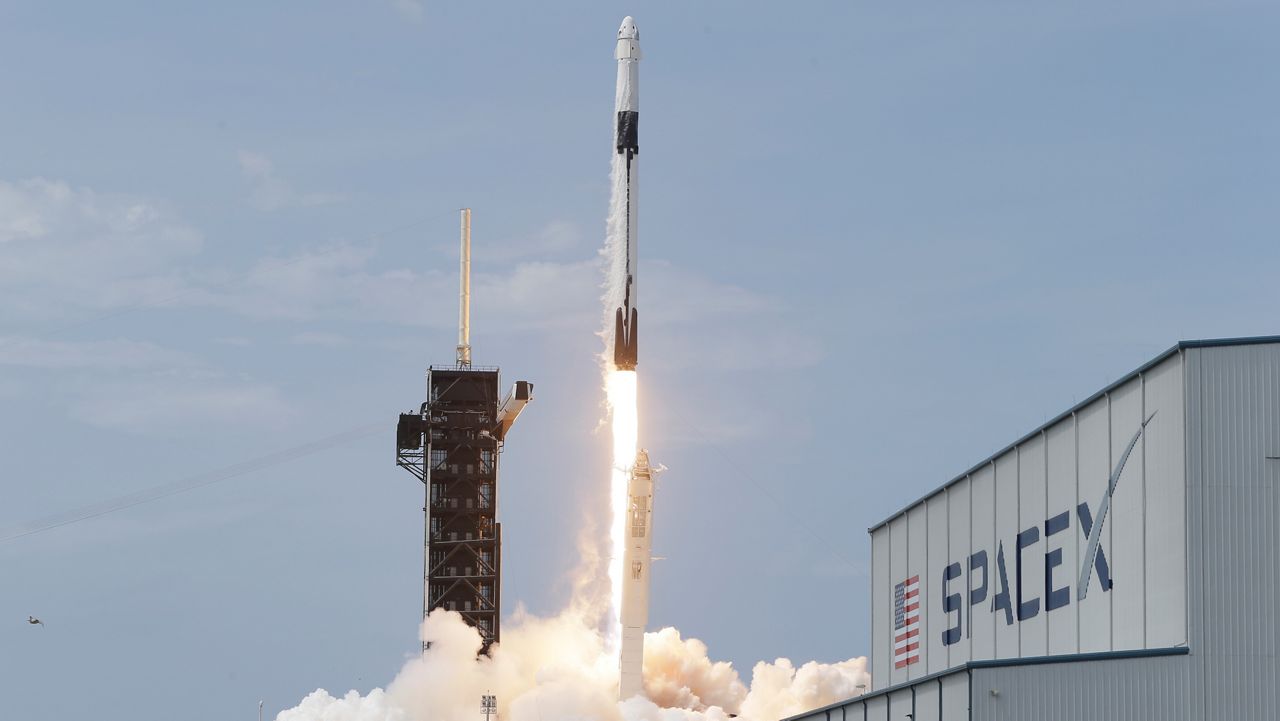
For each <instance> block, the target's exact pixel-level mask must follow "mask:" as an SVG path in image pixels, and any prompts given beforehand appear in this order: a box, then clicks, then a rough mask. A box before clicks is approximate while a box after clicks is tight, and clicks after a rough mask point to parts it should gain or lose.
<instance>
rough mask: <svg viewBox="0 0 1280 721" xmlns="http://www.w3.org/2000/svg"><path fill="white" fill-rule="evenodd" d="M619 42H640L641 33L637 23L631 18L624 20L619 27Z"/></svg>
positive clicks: (627, 17)
mask: <svg viewBox="0 0 1280 721" xmlns="http://www.w3.org/2000/svg"><path fill="white" fill-rule="evenodd" d="M618 39H619V40H639V39H640V31H639V30H637V29H636V21H635V20H634V19H633V18H632V17H631V16H630V15H628V16H626V17H625V18H622V25H621V26H619V27H618Z"/></svg>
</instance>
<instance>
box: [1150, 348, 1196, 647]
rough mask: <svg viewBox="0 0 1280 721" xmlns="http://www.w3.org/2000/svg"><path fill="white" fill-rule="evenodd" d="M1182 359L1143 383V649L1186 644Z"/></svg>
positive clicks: (1177, 357)
mask: <svg viewBox="0 0 1280 721" xmlns="http://www.w3.org/2000/svg"><path fill="white" fill-rule="evenodd" d="M1182 368H1183V362H1182V356H1181V355H1180V354H1179V355H1175V356H1174V357H1173V358H1171V359H1170V360H1169V361H1167V362H1165V363H1162V364H1160V365H1158V366H1156V367H1155V368H1152V369H1151V370H1150V371H1149V372H1148V373H1146V374H1145V375H1144V378H1143V388H1144V393H1145V396H1146V398H1145V402H1144V405H1145V409H1144V412H1145V413H1146V414H1147V415H1150V414H1152V413H1155V414H1156V415H1155V417H1154V418H1152V419H1151V423H1150V424H1149V425H1148V426H1147V429H1146V433H1145V434H1144V435H1143V452H1144V456H1143V462H1144V466H1145V469H1146V473H1145V474H1144V476H1145V484H1146V515H1145V517H1144V521H1145V524H1144V532H1145V534H1146V538H1145V541H1144V543H1143V547H1144V548H1145V549H1146V569H1147V573H1146V599H1145V603H1146V610H1145V618H1146V624H1147V629H1146V646H1147V647H1148V648H1167V647H1170V646H1181V645H1183V644H1185V643H1186V642H1187V576H1186V574H1187V525H1186V510H1187V509H1186V502H1187V497H1186V493H1185V489H1186V473H1185V470H1186V464H1185V462H1184V458H1185V445H1186V439H1185V436H1186V433H1185V429H1186V421H1185V418H1184V415H1183V414H1184V410H1183V378H1182Z"/></svg>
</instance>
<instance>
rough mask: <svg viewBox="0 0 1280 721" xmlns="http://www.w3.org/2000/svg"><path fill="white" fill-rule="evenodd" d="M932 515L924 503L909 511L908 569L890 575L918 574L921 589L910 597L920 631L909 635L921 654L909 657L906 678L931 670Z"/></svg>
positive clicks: (916, 576)
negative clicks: (930, 564)
mask: <svg viewBox="0 0 1280 721" xmlns="http://www.w3.org/2000/svg"><path fill="white" fill-rule="evenodd" d="M929 534H930V530H929V516H928V513H927V510H926V506H925V505H924V504H922V505H917V506H915V507H913V508H912V509H911V510H909V511H907V570H906V571H905V572H904V573H903V574H902V575H901V576H899V577H898V578H897V579H890V580H891V581H892V582H893V583H895V584H896V583H900V582H903V581H906V580H908V579H912V578H919V581H920V590H919V594H920V595H918V596H917V597H916V598H913V599H907V606H906V608H907V609H910V608H911V607H912V606H917V608H916V610H915V611H910V610H908V611H907V613H915V615H916V617H917V618H919V619H920V623H919V626H920V628H919V629H917V630H918V631H919V635H918V636H916V637H914V638H910V639H907V643H908V644H909V645H913V646H918V647H919V648H917V649H916V653H918V654H919V655H918V656H916V657H912V658H910V659H909V660H908V663H907V667H906V669H905V670H906V672H907V678H912V679H914V678H920V677H921V676H925V675H927V674H928V665H929V657H928V656H929V644H928V643H927V642H926V639H928V638H929V633H930V629H929V617H928V614H927V613H926V612H925V611H926V609H928V608H929V601H928V599H929V578H928V573H926V569H927V568H928V566H929V555H928V552H929Z"/></svg>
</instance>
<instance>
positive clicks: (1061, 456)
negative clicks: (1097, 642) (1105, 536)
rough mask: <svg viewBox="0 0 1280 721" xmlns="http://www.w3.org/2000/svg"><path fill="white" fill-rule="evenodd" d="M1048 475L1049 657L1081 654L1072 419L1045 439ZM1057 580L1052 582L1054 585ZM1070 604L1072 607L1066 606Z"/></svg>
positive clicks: (1046, 522) (1077, 521)
mask: <svg viewBox="0 0 1280 721" xmlns="http://www.w3.org/2000/svg"><path fill="white" fill-rule="evenodd" d="M1045 438H1046V441H1045V455H1046V462H1047V463H1046V465H1047V471H1048V481H1047V498H1046V506H1047V508H1048V511H1047V513H1046V515H1045V519H1046V521H1045V526H1044V529H1043V530H1044V534H1045V536H1044V541H1045V553H1046V558H1045V573H1046V579H1045V592H1044V607H1045V620H1046V622H1047V625H1048V637H1049V641H1048V648H1047V653H1049V654H1066V653H1076V652H1077V645H1076V642H1077V638H1076V633H1077V630H1078V628H1079V625H1078V620H1077V618H1076V613H1077V611H1078V609H1079V606H1078V605H1077V604H1076V603H1074V599H1073V598H1072V597H1071V595H1072V589H1074V588H1075V580H1076V576H1077V575H1079V569H1080V564H1079V562H1078V561H1077V558H1078V556H1079V554H1078V553H1077V551H1076V547H1077V546H1078V545H1079V544H1078V543H1077V541H1076V539H1077V537H1078V536H1079V534H1080V532H1079V531H1078V530H1077V526H1078V525H1079V523H1080V521H1079V519H1077V518H1076V422H1075V418H1074V417H1071V418H1067V419H1066V420H1064V421H1062V422H1061V423H1058V424H1056V425H1054V426H1053V427H1052V428H1050V429H1049V430H1048V432H1047V433H1046V434H1045ZM1050 581H1052V583H1050ZM1064 602H1065V604H1066V605H1062V604H1063V603H1064Z"/></svg>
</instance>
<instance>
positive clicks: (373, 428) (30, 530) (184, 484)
mask: <svg viewBox="0 0 1280 721" xmlns="http://www.w3.org/2000/svg"><path fill="white" fill-rule="evenodd" d="M385 427H386V424H385V423H381V422H379V423H370V424H367V425H363V426H357V427H356V428H352V429H349V430H346V431H343V432H341V433H335V434H333V435H331V436H325V437H324V438H320V439H317V440H314V441H311V442H309V443H303V444H301V445H297V446H293V447H291V448H285V449H282V450H278V451H274V452H272V453H268V454H266V455H263V456H258V457H257V458H251V459H249V460H247V461H242V462H240V463H234V464H232V465H230V466H224V467H222V468H219V469H217V470H214V471H209V472H207V473H201V474H199V475H195V476H188V477H187V478H182V479H179V480H176V481H172V482H170V483H165V484H162V485H159V486H153V487H151V488H146V489H143V490H141V491H134V492H133V493H126V494H124V495H121V496H116V497H115V498H109V499H107V500H105V501H99V502H98V503H93V504H90V505H87V506H81V507H80V508H76V509H73V510H70V511H64V512H62V513H58V514H55V515H52V516H47V517H45V518H41V519H38V520H35V521H29V522H27V523H20V524H18V525H15V526H10V527H8V528H5V529H3V530H0V543H6V542H8V541H13V540H17V539H19V538H25V537H27V536H33V535H35V534H37V533H43V532H45V531H51V530H53V529H55V528H61V527H63V526H69V525H71V524H73V523H80V522H81V521H87V520H90V519H93V518H98V517H99V516H105V515H107V514H108V513H115V512H117V511H123V510H125V509H126V508H133V507H134V506H140V505H142V504H144V503H150V502H152V501H158V500H160V499H161V498H168V497H169V496H176V495H178V494H179V493H186V492H188V491H194V490H196V489H197V488H203V487H205V486H210V485H213V484H215V483H219V482H221V481H225V480H229V479H231V478H236V477H238V476H243V475H245V474H247V473H252V472H254V471H258V470H262V469H263V468H269V467H271V466H276V465H279V464H281V463H284V462H286V461H292V460H295V459H298V458H302V457H304V456H309V455H311V454H313V453H319V452H320V451H325V450H328V449H330V448H333V447H335V446H340V445H342V444H345V443H350V442H351V441H354V440H358V439H360V438H365V437H366V436H370V435H373V434H374V433H375V432H378V431H380V430H383V429H385Z"/></svg>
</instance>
